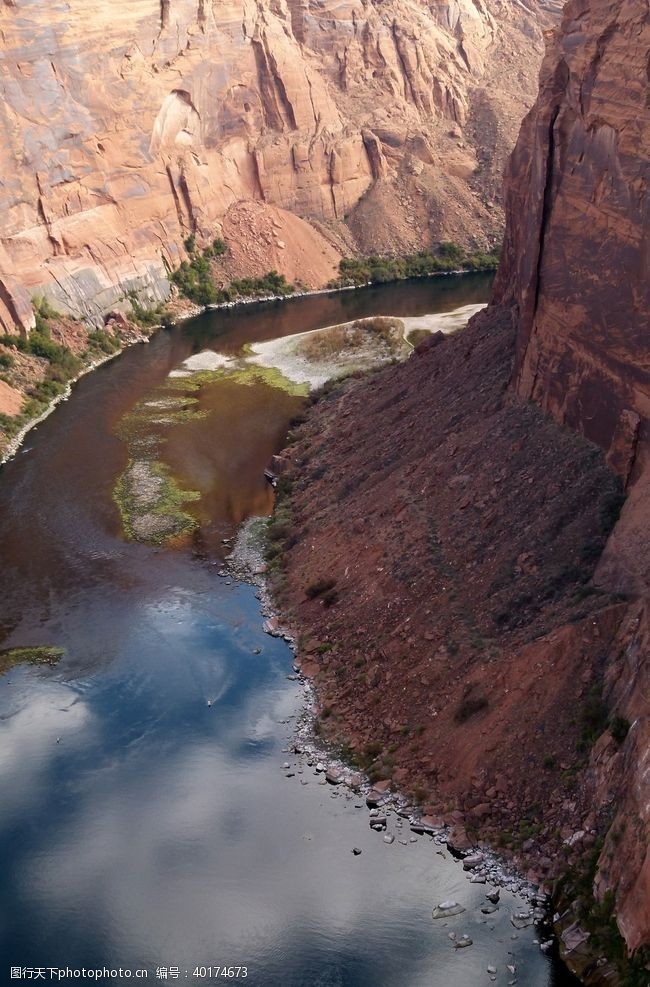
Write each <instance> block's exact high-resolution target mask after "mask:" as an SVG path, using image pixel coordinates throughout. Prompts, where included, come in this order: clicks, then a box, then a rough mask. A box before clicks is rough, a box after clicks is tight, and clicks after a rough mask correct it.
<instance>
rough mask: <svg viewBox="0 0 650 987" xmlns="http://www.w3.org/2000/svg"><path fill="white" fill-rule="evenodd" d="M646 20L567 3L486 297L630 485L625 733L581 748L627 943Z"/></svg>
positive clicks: (647, 807)
mask: <svg viewBox="0 0 650 987" xmlns="http://www.w3.org/2000/svg"><path fill="white" fill-rule="evenodd" d="M649 67H650V18H649V8H648V0H570V2H569V4H568V5H567V7H566V8H565V13H564V18H563V23H562V27H561V30H560V31H559V32H558V33H557V35H556V37H555V39H554V41H553V43H552V44H551V45H550V46H549V50H548V53H547V55H546V58H545V60H544V63H543V67H542V72H541V82H540V94H539V97H538V100H537V103H536V104H535V106H534V107H533V109H532V110H531V112H530V114H529V115H528V116H527V118H526V120H525V121H524V124H523V126H522V131H521V134H520V137H519V140H518V142H517V146H516V148H515V151H514V152H513V155H512V158H511V160H510V163H509V167H508V171H507V176H506V188H507V191H506V212H507V228H506V238H505V244H504V253H503V261H502V266H501V269H500V271H499V275H498V278H497V283H496V285H495V292H494V298H493V302H494V303H496V305H500V306H506V307H511V308H512V309H513V311H514V315H515V319H516V323H517V325H518V334H517V344H516V359H515V367H514V371H513V378H512V383H513V386H514V389H515V390H516V392H517V394H518V395H519V396H520V397H522V398H532V399H533V400H535V401H537V402H538V403H539V404H540V405H541V406H542V407H543V408H545V409H546V410H548V411H549V412H551V413H552V414H553V415H554V417H555V418H557V419H558V420H559V421H561V422H564V423H567V424H569V425H571V426H572V427H574V428H576V429H578V430H579V431H581V432H582V433H583V434H584V435H586V436H587V437H588V438H590V439H591V440H593V441H594V442H596V443H597V444H598V445H600V446H601V447H602V448H603V449H604V450H605V451H606V452H607V456H608V460H609V463H610V465H611V466H612V468H614V469H615V470H616V471H617V472H618V473H619V475H620V476H621V478H622V480H623V482H624V483H625V485H626V487H627V493H628V497H627V501H626V504H625V507H624V509H623V512H622V515H621V518H620V520H619V522H618V524H617V525H616V527H615V529H614V532H613V534H612V536H611V537H610V539H609V541H608V544H607V546H606V549H605V552H604V554H603V556H602V558H601V561H600V563H599V567H598V570H597V573H596V583H597V585H598V586H599V587H600V588H601V589H602V590H605V591H609V592H619V593H624V594H626V595H627V596H628V597H630V598H631V600H632V602H631V604H630V607H629V612H628V616H627V618H626V619H625V620H624V621H623V623H622V625H621V629H620V631H619V634H618V637H617V639H616V641H615V642H614V644H613V645H612V647H611V648H610V649H609V650H608V653H607V656H606V658H607V660H606V663H605V671H604V696H605V699H606V701H607V705H608V708H609V709H610V711H612V713H613V714H614V713H615V714H618V715H621V716H623V717H625V719H627V720H628V721H629V723H630V724H631V728H630V731H629V734H628V736H627V738H626V739H625V742H624V744H623V746H622V748H621V750H620V751H619V750H617V748H616V745H615V744H614V743H613V742H612V739H611V738H610V737H609V736H608V735H607V734H605V735H603V737H602V738H601V741H599V743H598V744H596V747H595V748H594V751H593V753H592V758H591V772H590V781H591V785H592V790H593V797H594V801H595V805H596V806H597V808H598V809H599V811H600V812H601V813H602V814H603V816H604V818H608V817H609V818H611V815H612V809H613V807H615V812H614V819H613V822H612V823H611V825H610V826H609V830H608V835H607V839H606V842H605V846H604V848H603V852H602V854H601V856H600V860H599V871H598V875H597V878H596V885H595V886H596V890H597V893H598V894H599V895H600V896H602V895H603V894H604V893H605V892H606V891H608V890H613V891H614V892H615V898H616V907H615V911H616V916H617V921H618V925H619V928H620V930H621V932H622V934H623V935H624V937H625V939H626V941H627V943H628V946H629V948H630V949H632V950H634V949H636V948H637V947H639V946H640V945H642V944H647V943H648V942H649V941H650V850H649V846H650V770H649V768H648V764H649V756H650V755H649V750H650V716H649V710H648V698H647V697H648V695H650V621H649V616H648V614H649V605H650V430H649V424H650V249H649V242H648V231H649V229H650V225H649V220H650V217H649V215H648V183H649V180H650V71H649Z"/></svg>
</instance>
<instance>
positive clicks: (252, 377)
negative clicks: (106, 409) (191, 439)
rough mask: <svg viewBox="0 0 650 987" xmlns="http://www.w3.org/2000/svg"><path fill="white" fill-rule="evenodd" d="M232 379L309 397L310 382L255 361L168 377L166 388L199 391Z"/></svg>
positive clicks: (247, 385)
mask: <svg viewBox="0 0 650 987" xmlns="http://www.w3.org/2000/svg"><path fill="white" fill-rule="evenodd" d="M221 380H223V381H232V382H233V383H235V384H241V385H243V386H245V387H252V386H253V385H255V384H266V386H267V387H275V388H278V389H279V390H281V391H284V392H285V393H286V394H290V395H291V396H292V397H298V398H302V397H307V395H308V394H309V384H297V383H296V382H295V381H293V380H289V378H288V377H285V375H284V374H283V373H282V371H281V370H278V368H277V367H260V366H258V365H257V364H255V363H243V362H242V363H240V364H239V366H237V367H219V369H218V370H198V371H197V372H196V373H193V374H191V376H187V377H168V378H167V381H166V382H165V388H166V389H167V390H169V391H184V392H186V393H191V392H193V391H198V390H199V389H200V388H201V387H203V386H204V385H206V384H214V383H216V382H217V381H221Z"/></svg>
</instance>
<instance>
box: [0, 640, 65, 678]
mask: <svg viewBox="0 0 650 987" xmlns="http://www.w3.org/2000/svg"><path fill="white" fill-rule="evenodd" d="M63 654H64V649H63V648H55V647H43V646H38V647H34V648H7V649H5V650H4V651H0V675H4V674H5V672H8V671H9V669H10V668H13V667H14V666H15V665H23V664H25V663H28V664H31V665H56V663H57V662H58V660H59V659H60V658H61V657H62V655H63Z"/></svg>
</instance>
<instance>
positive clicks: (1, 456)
mask: <svg viewBox="0 0 650 987" xmlns="http://www.w3.org/2000/svg"><path fill="white" fill-rule="evenodd" d="M486 273H489V270H488V269H487V268H486V269H484V270H478V271H470V270H462V269H461V270H458V271H435V272H433V273H431V274H419V275H416V276H415V277H414V278H412V279H411V278H396V279H394V281H391V282H387V283H390V284H397V283H399V282H401V281H408V280H422V279H423V278H438V277H449V276H452V275H453V276H456V275H467V274H486ZM372 286H373V282H371V281H368V282H366V283H365V284H352V285H342V286H341V287H339V288H314V289H313V290H308V291H294V292H291V294H289V295H264V296H262V297H256V298H240V299H237V300H236V301H230V302H219V303H218V304H214V305H197V304H196V303H193V302H190V301H189V299H186V301H187V303H188V306H191V308H190V309H188V310H187V311H186V312H178V313H177V314H175V315H174V316H173V317H172V319H171V324H172V325H178V324H180V323H182V322H187V321H188V320H189V319H196V318H198V317H199V316H201V315H205V314H206V313H207V312H217V311H220V310H221V309H233V308H237V307H239V306H244V305H261V304H263V303H265V302H273V301H280V302H286V301H291V300H293V299H296V298H308V297H310V296H312V295H332V294H337V293H338V292H341V291H358V290H359V289H363V288H369V287H372ZM179 300H180V299H179ZM162 328H163V326H162V325H157V326H152V327H151V334H150V335H148V336H147V335H145V334H144V333H143V332H142V330H140V333H141V334H140V336H139V338H137V339H134V340H132V341H130V342H126V343H125V345H124V346H121V347H120V349H119V350H116V351H115V353H106V354H105V355H104V356H101V357H99V358H98V359H96V360H92V361H91V363H89V364H88V365H87V366H85V367H83V368H82V369H81V370H80V371H79V373H78V374H76V375H75V376H74V377H71V378H70V380H69V381H67V382H66V385H65V390H64V391H62V392H61V394H58V395H57V396H56V397H55V398H53V399H52V400H51V401H50V403H49V404H48V405H47V407H46V408H45V409H44V410H43V412H42V413H41V414H40V415H39V416H38V417H37V418H33V419H31V420H30V421H28V422H26V423H25V424H24V425H23V427H22V428H21V429H20V430H19V431H18V432H17V433H16V434H15V435H14V436H13V437H12V438H11V439H10V441H9V442H8V443H7V445H6V447H5V448H4V449H3V450H2V452H0V468H1V467H2V466H4V465H5V464H6V463H8V462H10V461H11V460H12V459H14V457H15V456H16V454H17V453H18V451H19V450H20V448H21V446H22V445H23V442H24V441H25V438H26V437H27V435H28V434H29V432H31V430H32V429H33V428H36V427H37V425H40V424H41V423H42V422H44V421H45V419H46V418H49V416H50V415H51V414H52V412H53V411H54V410H55V409H56V407H57V406H58V405H59V404H61V403H62V402H63V401H67V400H68V398H69V397H70V394H71V393H72V388H73V387H74V385H75V384H76V383H77V382H78V381H80V380H81V378H82V377H85V376H86V375H87V374H89V373H91V372H92V371H93V370H97V368H98V367H101V366H102V365H103V364H105V363H108V362H109V361H110V360H114V359H116V357H118V356H121V354H122V353H123V352H124V351H125V350H126V349H129V348H130V347H131V346H134V345H136V344H137V343H148V342H149V340H150V339H151V337H152V336H153V334H154V333H155V332H158V331H159V330H160V329H162Z"/></svg>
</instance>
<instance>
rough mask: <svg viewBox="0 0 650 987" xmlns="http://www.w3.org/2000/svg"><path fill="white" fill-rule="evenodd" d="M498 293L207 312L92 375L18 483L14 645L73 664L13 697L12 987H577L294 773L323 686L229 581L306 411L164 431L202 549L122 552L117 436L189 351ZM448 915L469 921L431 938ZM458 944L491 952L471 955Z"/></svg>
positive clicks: (41, 671) (456, 290)
mask: <svg viewBox="0 0 650 987" xmlns="http://www.w3.org/2000/svg"><path fill="white" fill-rule="evenodd" d="M488 288H489V278H486V277H485V276H480V275H477V276H468V277H463V278H459V277H454V278H438V279H432V280H426V281H418V282H415V283H409V284H398V285H387V286H383V287H377V288H369V289H363V290H360V291H356V292H343V293H340V294H336V295H320V296H312V297H308V298H303V299H297V300H294V301H288V302H285V303H264V304H261V305H256V306H250V307H244V308H240V309H233V310H228V311H218V312H212V313H208V314H205V315H203V316H200V317H199V318H197V319H194V320H192V321H190V322H187V323H185V324H183V325H180V326H177V327H175V328H173V329H170V330H166V331H160V332H159V333H158V334H157V335H156V336H155V337H154V338H153V339H152V340H151V342H150V343H149V344H148V345H146V346H136V347H134V348H132V349H130V350H129V351H127V352H125V353H124V354H123V355H122V356H120V357H119V358H118V359H117V360H115V361H114V362H112V363H110V364H106V365H104V366H103V367H101V368H99V369H98V370H97V371H96V372H94V373H93V374H92V375H89V376H88V377H86V378H84V379H83V380H81V381H80V382H79V383H78V384H77V385H76V386H75V388H74V391H73V394H72V396H71V398H70V400H69V401H67V402H66V403H64V404H62V405H61V406H59V407H58V408H57V410H56V411H55V413H54V414H53V415H51V416H50V417H49V418H48V419H47V420H46V421H45V422H43V423H42V424H41V425H40V426H39V427H38V428H37V429H36V430H34V431H32V432H31V433H29V434H28V436H27V438H26V441H25V445H24V447H23V449H22V450H21V451H20V452H19V453H18V455H17V456H16V458H15V459H14V460H12V461H11V462H10V463H8V464H6V465H5V466H4V467H3V468H2V469H1V470H0V560H1V567H0V598H1V599H2V608H1V611H2V612H1V617H0V646H1V647H3V648H9V647H14V646H22V645H25V646H27V645H28V646H33V645H39V644H42V645H60V646H62V647H64V648H65V655H64V657H63V658H62V660H61V661H60V662H59V664H58V665H57V666H55V667H53V668H41V667H36V666H31V665H30V666H20V667H15V668H13V669H11V671H9V672H8V673H7V674H6V675H4V676H3V677H2V678H0V779H1V781H2V799H1V801H0V852H1V855H2V864H3V866H2V869H1V871H0V892H1V893H0V901H1V909H2V911H1V913H0V970H1V971H2V972H0V981H1V980H5V982H7V983H8V982H9V980H10V971H9V967H10V966H11V967H20V968H25V969H24V970H21V971H19V972H20V973H21V974H22V979H25V978H28V977H29V976H30V974H29V970H32V971H33V970H35V969H37V968H45V979H51V974H50V973H49V971H48V968H66V967H69V968H71V969H74V968H81V967H84V968H86V969H88V968H90V969H94V968H103V967H108V968H112V969H115V968H118V967H121V968H123V969H124V970H125V971H127V972H123V973H122V974H121V975H118V977H117V978H116V979H112V980H108V979H106V980H105V981H104V982H112V983H120V984H122V983H129V982H133V978H134V977H135V971H136V969H141V970H146V972H147V974H148V977H147V979H148V980H149V981H150V982H151V981H154V982H160V981H161V980H162V979H172V980H177V981H178V982H181V981H183V982H186V983H189V984H197V985H198V984H200V985H205V984H217V983H222V982H224V979H237V980H238V981H239V980H243V979H245V980H246V982H247V983H248V984H250V985H251V987H275V985H287V987H330V985H331V987H334V985H336V987H366V985H368V987H370V985H374V987H384V985H385V987H397V985H400V987H401V985H405V987H420V985H430V987H431V985H432V987H471V985H474V984H484V983H485V984H489V983H490V982H491V979H490V974H489V973H488V972H486V971H487V967H488V966H490V965H494V966H495V967H496V969H497V973H496V974H494V975H493V976H494V977H495V980H494V982H496V983H497V984H504V985H505V984H507V983H509V982H511V981H513V980H517V981H518V983H520V984H525V985H526V987H551V985H556V987H560V985H562V987H565V985H569V984H571V983H574V981H573V980H572V979H571V978H570V977H569V976H568V974H566V973H565V972H563V970H562V968H561V967H560V966H559V964H557V962H556V961H554V960H553V959H552V958H549V957H547V956H545V955H544V954H543V953H542V952H541V951H540V950H539V947H538V946H537V945H535V944H534V942H533V940H534V939H535V935H536V934H535V930H534V929H532V928H528V929H524V930H521V931H519V932H516V931H515V930H514V929H513V927H512V925H511V923H510V921H509V916H510V914H511V912H512V911H513V910H515V909H516V907H517V902H516V900H515V899H513V898H512V896H511V895H510V894H509V893H508V892H505V891H504V892H503V893H502V904H501V907H500V908H499V909H498V911H497V912H495V913H494V914H492V915H490V916H485V915H483V914H482V913H481V911H480V908H479V906H480V905H481V904H485V898H484V894H485V890H486V889H485V887H484V886H481V885H471V884H469V883H468V881H467V879H466V876H465V875H464V874H463V871H462V868H461V867H460V866H459V864H458V863H456V862H454V861H452V860H451V859H450V857H449V854H448V853H446V852H444V849H443V851H440V847H437V846H436V845H435V844H432V843H431V842H430V840H429V838H428V837H426V836H422V837H420V838H419V839H418V841H417V842H416V843H408V845H406V846H404V845H402V844H400V843H398V842H397V841H396V842H395V843H393V844H392V845H387V844H386V843H385V842H384V841H383V838H382V835H381V834H378V833H376V832H373V831H372V830H371V829H370V827H369V822H368V812H367V809H366V808H365V806H363V807H362V808H359V807H358V806H360V805H361V801H360V800H359V799H358V798H355V797H352V796H350V797H347V796H346V794H344V793H343V792H342V791H341V790H340V789H332V788H331V786H328V785H325V784H321V783H319V781H320V776H317V775H316V774H315V773H314V771H313V770H312V769H311V768H306V767H304V768H303V771H302V773H300V772H298V771H296V773H295V774H294V776H293V777H291V778H287V777H286V776H285V775H286V774H287V773H289V772H286V771H283V770H282V764H283V762H285V760H286V759H287V758H288V757H289V755H287V753H286V749H287V746H288V743H289V742H290V739H291V735H292V730H293V727H294V724H295V718H296V716H297V715H298V714H299V713H300V711H301V709H302V707H303V703H304V696H303V686H302V684H301V683H300V682H296V681H292V680H291V679H289V678H287V676H288V675H289V674H290V673H291V670H292V654H291V652H290V650H289V648H288V647H287V645H286V644H285V643H284V642H282V641H281V640H278V639H274V638H271V637H269V636H267V635H265V634H264V633H263V631H262V626H261V624H262V622H261V617H260V609H259V603H258V600H257V599H256V596H255V590H254V588H253V587H251V586H248V585H245V584H241V583H238V582H237V581H236V580H230V579H223V578H220V577H219V575H218V570H219V568H220V565H221V559H222V557H223V555H224V554H225V552H226V551H227V549H226V548H225V546H224V545H223V544H222V539H223V538H229V537H231V536H232V535H233V533H234V531H235V529H236V525H237V523H238V522H239V521H241V520H242V519H243V518H245V517H246V516H248V515H249V514H265V513H268V512H269V511H270V509H271V507H272V491H271V489H270V487H269V486H268V485H267V484H266V482H265V480H264V478H263V475H262V471H263V468H264V466H265V465H266V462H267V461H268V459H269V456H270V455H271V454H272V453H273V452H274V451H276V450H277V449H278V448H279V447H280V446H281V445H282V442H283V439H284V435H285V433H286V429H287V425H288V422H289V419H290V418H291V416H292V415H293V414H295V411H296V408H297V407H298V406H299V403H300V399H297V398H294V397H288V396H287V395H285V394H282V393H281V392H279V391H278V390H277V389H275V388H272V387H269V386H266V385H259V386H258V387H252V388H247V389H245V388H240V391H242V392H244V391H245V393H243V394H240V395H239V396H238V397H236V396H234V394H231V395H230V399H228V400H224V399H223V395H222V398H221V399H220V400H216V399H215V398H214V396H212V397H211V398H210V399H209V400H208V399H206V400H207V403H208V405H209V407H208V408H206V409H204V410H205V411H206V413H205V414H204V415H203V417H202V418H201V419H200V420H198V421H196V422H190V423H186V427H185V431H180V429H181V426H180V425H179V426H174V428H172V429H171V430H169V431H168V434H167V436H166V442H165V456H166V457H167V459H168V461H169V462H170V463H171V464H173V466H174V468H175V470H177V471H178V472H179V473H181V474H182V475H183V478H184V479H186V480H187V483H188V484H191V483H193V484H194V485H195V486H198V489H199V490H200V491H201V495H202V499H201V502H200V505H198V507H197V511H198V514H197V517H198V518H199V519H200V527H199V528H198V529H196V530H195V531H194V532H193V534H192V537H191V538H189V539H188V540H187V541H186V542H184V543H182V544H180V545H175V546H174V547H162V546H160V545H143V544H138V543H135V542H129V541H127V540H125V538H124V537H123V533H122V528H121V523H120V515H119V512H118V510H117V507H116V504H115V501H114V498H113V491H114V487H115V483H116V478H117V477H118V476H119V475H120V473H121V472H122V471H123V470H124V469H125V465H126V463H127V460H128V456H129V452H128V449H127V443H126V442H125V438H124V433H123V429H121V428H120V423H121V422H122V421H123V419H124V416H125V415H128V413H129V412H130V411H131V410H132V409H133V408H134V407H136V406H137V404H138V402H141V401H142V400H143V399H145V398H146V396H147V395H150V394H151V393H152V392H155V389H156V388H157V387H159V386H160V385H161V384H164V381H165V380H166V378H167V375H168V374H169V372H170V371H172V370H174V368H176V367H178V365H179V364H180V363H181V362H182V361H183V360H185V359H186V358H187V357H188V356H190V355H192V354H194V353H197V352H200V351H201V350H203V349H205V348H206V347H208V348H210V347H212V348H214V349H216V350H218V351H220V352H224V353H234V352H238V351H239V349H240V348H241V346H242V344H244V343H246V342H249V341H253V340H257V341H260V340H265V339H270V338H274V337H278V336H282V335H286V334H289V333H292V332H297V331H301V330H305V329H310V328H316V327H319V326H324V325H328V324H333V323H337V322H340V321H344V320H348V319H351V318H355V317H358V316H361V315H372V314H393V315H400V314H401V315H421V314H425V313H428V312H436V311H443V310H450V309H454V308H456V307H458V306H460V305H465V304H469V303H471V302H478V301H481V300H483V299H484V298H485V297H486V294H487V291H488ZM181 439H182V441H181ZM391 825H393V824H392V823H391ZM353 847H358V848H360V849H361V850H362V851H363V852H362V853H361V854H360V855H357V856H355V855H353V854H352V853H351V850H352V848H353ZM436 851H440V852H436ZM450 898H452V899H457V900H459V901H460V902H461V903H462V904H463V905H464V906H465V908H466V911H465V912H464V913H463V914H462V915H460V916H457V917H456V918H454V919H448V920H445V921H437V922H434V921H433V920H432V918H431V910H432V908H433V907H434V906H435V905H436V904H437V903H438V902H440V901H442V900H444V899H450ZM454 930H457V933H458V934H462V933H468V934H469V935H471V938H472V939H473V943H474V944H473V945H472V946H471V947H468V948H465V949H454V948H453V942H452V940H451V939H450V938H449V934H450V932H452V931H454ZM508 964H516V967H517V971H518V973H517V974H516V975H514V976H513V974H512V973H511V972H509V971H508V970H507V965H508ZM223 966H226V967H245V968H246V973H247V975H246V977H244V971H243V970H241V971H240V975H239V977H238V978H234V977H233V978H229V977H227V978H224V977H222V976H220V975H219V976H218V975H217V973H216V970H215V968H216V967H223ZM209 967H212V968H213V970H212V972H210V970H209V969H208V968H209ZM128 971H133V977H131V978H130V977H129V976H128ZM157 971H158V974H159V976H158V978H157V977H156V972H157ZM170 971H171V975H170ZM231 972H236V971H231ZM165 973H166V977H165ZM176 973H177V974H178V976H175V974H176ZM31 977H32V978H33V977H34V974H33V973H32V974H31ZM16 979H18V978H17V977H16ZM41 979H42V978H41ZM58 982H59V983H64V984H66V985H67V984H71V983H79V982H80V981H79V979H78V978H75V977H74V976H73V975H71V976H67V975H64V976H63V977H62V979H60V980H58Z"/></svg>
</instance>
